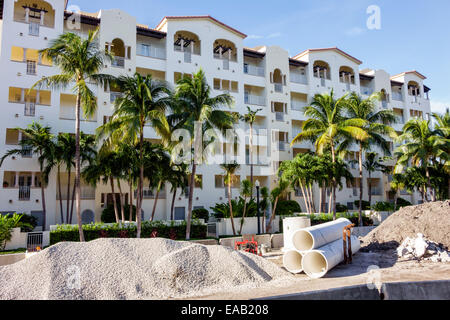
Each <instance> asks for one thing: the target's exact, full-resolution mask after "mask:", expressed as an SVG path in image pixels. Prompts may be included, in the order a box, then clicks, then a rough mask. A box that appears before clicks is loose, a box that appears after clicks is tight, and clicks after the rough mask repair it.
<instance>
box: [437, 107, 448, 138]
mask: <svg viewBox="0 0 450 320" xmlns="http://www.w3.org/2000/svg"><path fill="white" fill-rule="evenodd" d="M433 118H434V120H435V121H436V131H437V133H438V134H440V135H441V136H442V137H444V138H446V139H450V110H449V109H447V110H446V112H445V113H444V114H438V113H433Z"/></svg>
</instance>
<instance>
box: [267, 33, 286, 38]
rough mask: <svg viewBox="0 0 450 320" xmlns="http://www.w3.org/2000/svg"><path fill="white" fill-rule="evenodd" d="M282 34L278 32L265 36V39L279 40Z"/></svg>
mask: <svg viewBox="0 0 450 320" xmlns="http://www.w3.org/2000/svg"><path fill="white" fill-rule="evenodd" d="M281 36H282V34H281V33H280V32H275V33H271V34H269V35H268V36H267V39H273V38H279V37H281Z"/></svg>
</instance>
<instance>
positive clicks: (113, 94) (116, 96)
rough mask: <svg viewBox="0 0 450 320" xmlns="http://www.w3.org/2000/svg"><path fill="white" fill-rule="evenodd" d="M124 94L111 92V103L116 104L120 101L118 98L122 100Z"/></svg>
mask: <svg viewBox="0 0 450 320" xmlns="http://www.w3.org/2000/svg"><path fill="white" fill-rule="evenodd" d="M122 95H123V94H122V92H111V93H110V97H109V101H110V102H111V103H114V102H116V100H117V99H118V98H121V97H122Z"/></svg>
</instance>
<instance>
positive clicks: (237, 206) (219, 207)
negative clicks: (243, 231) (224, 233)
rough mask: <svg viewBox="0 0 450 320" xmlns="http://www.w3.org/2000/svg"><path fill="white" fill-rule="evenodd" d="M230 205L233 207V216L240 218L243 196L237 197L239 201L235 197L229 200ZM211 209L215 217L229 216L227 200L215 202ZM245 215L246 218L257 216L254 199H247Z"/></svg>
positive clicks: (243, 204) (243, 203)
mask: <svg viewBox="0 0 450 320" xmlns="http://www.w3.org/2000/svg"><path fill="white" fill-rule="evenodd" d="M231 206H232V207H233V216H234V217H235V218H242V216H243V213H244V206H245V202H244V198H239V201H237V200H235V199H233V200H231ZM211 210H212V211H213V215H214V217H216V218H217V219H224V218H226V219H228V218H230V206H229V205H228V202H226V203H217V204H216V206H215V207H211ZM261 215H262V210H261ZM245 216H246V217H248V218H250V217H256V216H257V208H256V201H255V200H254V199H252V200H247V214H246V215H245Z"/></svg>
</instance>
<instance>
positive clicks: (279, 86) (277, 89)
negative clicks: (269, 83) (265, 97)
mask: <svg viewBox="0 0 450 320" xmlns="http://www.w3.org/2000/svg"><path fill="white" fill-rule="evenodd" d="M274 88H275V92H279V93H283V84H282V83H274Z"/></svg>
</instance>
